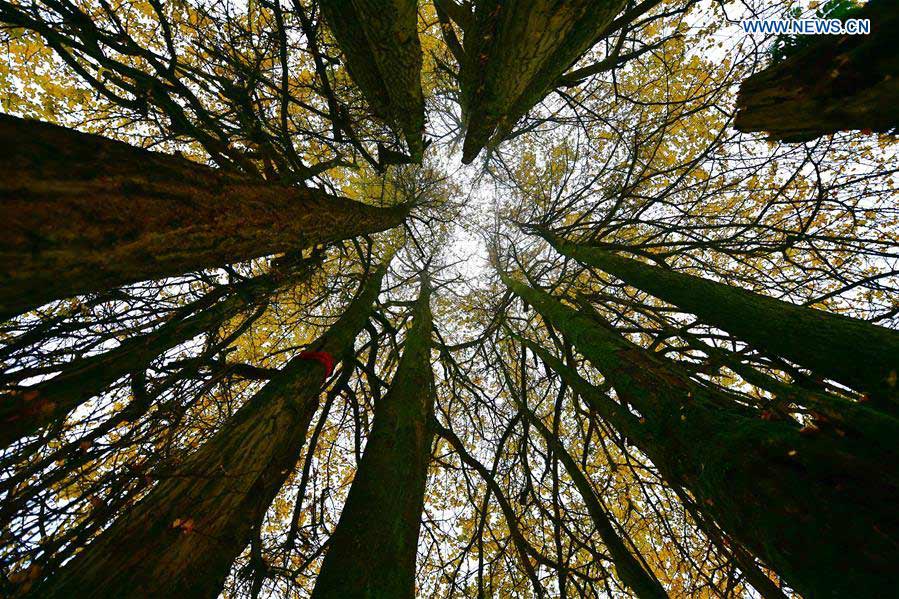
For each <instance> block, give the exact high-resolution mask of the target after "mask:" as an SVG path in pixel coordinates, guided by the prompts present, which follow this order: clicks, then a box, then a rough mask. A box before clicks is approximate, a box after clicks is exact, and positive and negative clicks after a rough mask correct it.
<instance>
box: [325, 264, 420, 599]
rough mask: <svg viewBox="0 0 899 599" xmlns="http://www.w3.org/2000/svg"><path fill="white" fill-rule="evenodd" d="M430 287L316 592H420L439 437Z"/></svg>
mask: <svg viewBox="0 0 899 599" xmlns="http://www.w3.org/2000/svg"><path fill="white" fill-rule="evenodd" d="M429 301H430V289H429V284H428V282H427V281H426V280H424V281H423V283H422V288H421V292H420V294H419V298H418V301H417V302H416V304H415V309H414V314H413V324H412V327H411V328H410V329H409V332H408V333H407V336H406V342H405V345H404V350H403V357H402V360H401V361H400V363H399V366H398V367H397V371H396V375H395V376H394V379H393V383H392V384H391V387H390V391H389V392H388V393H387V394H386V395H385V396H384V397H383V399H382V400H381V401H380V402H379V403H377V404H376V405H375V415H374V423H373V424H372V430H371V434H370V435H369V438H368V443H367V445H366V446H365V452H364V454H363V455H362V460H361V462H360V463H359V468H358V470H357V471H356V477H355V478H354V479H353V485H352V487H351V488H350V492H349V495H348V496H347V500H346V504H345V505H344V508H343V512H342V513H341V514H340V521H339V522H338V524H337V528H336V529H335V531H334V534H332V535H331V539H330V541H329V549H328V553H327V555H325V559H324V562H323V563H322V567H321V572H320V573H319V575H318V579H317V580H316V582H315V589H314V590H313V592H312V597H313V598H314V599H326V598H332V597H333V598H335V599H342V598H344V597H360V598H361V597H370V598H378V597H397V598H399V597H407V598H410V599H411V598H412V597H414V596H415V556H416V552H417V549H418V533H419V528H420V525H421V515H422V510H423V509H424V494H425V483H426V482H427V476H428V464H429V463H430V459H431V443H432V440H433V436H434V430H433V419H434V375H433V373H432V371H431V358H430V348H431V309H430V306H429Z"/></svg>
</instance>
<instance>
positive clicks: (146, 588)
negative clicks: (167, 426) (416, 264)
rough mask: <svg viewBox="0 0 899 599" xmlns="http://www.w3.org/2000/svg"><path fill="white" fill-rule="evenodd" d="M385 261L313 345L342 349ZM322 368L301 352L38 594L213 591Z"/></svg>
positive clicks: (301, 429)
mask: <svg viewBox="0 0 899 599" xmlns="http://www.w3.org/2000/svg"><path fill="white" fill-rule="evenodd" d="M385 272H386V265H384V266H382V267H381V268H380V269H379V270H378V271H377V273H376V274H375V275H373V276H371V277H370V278H369V279H368V280H367V281H366V282H365V284H364V285H363V287H362V290H361V291H360V293H359V294H358V295H357V297H356V299H355V300H353V302H352V304H350V306H349V307H348V308H347V310H346V312H345V313H344V314H343V316H341V318H340V319H339V320H338V321H337V322H336V323H335V324H334V325H333V326H332V327H331V328H330V329H329V330H328V332H326V333H325V334H323V335H322V336H321V337H319V338H318V339H317V340H316V341H315V342H314V343H313V344H312V345H311V346H310V347H311V349H313V350H316V351H324V352H328V353H330V354H331V355H334V356H341V355H343V354H344V351H345V350H346V349H347V348H351V347H352V345H353V341H354V339H355V338H356V335H357V334H358V333H359V331H360V330H361V329H362V328H363V327H364V326H365V323H366V322H367V321H368V318H369V316H370V314H371V309H372V304H373V303H374V301H375V299H376V298H377V296H378V293H379V292H380V287H381V280H382V278H383V276H384V274H385ZM325 374H326V373H325V367H324V366H323V364H321V363H320V362H318V361H315V360H310V359H307V358H306V357H303V356H297V357H295V358H293V359H292V360H290V361H289V362H288V363H287V364H286V365H285V366H284V368H283V369H282V370H281V372H280V373H279V374H278V375H276V376H275V377H274V378H273V379H272V380H271V381H270V382H269V383H268V384H266V385H265V387H263V388H262V389H261V390H260V391H259V392H258V393H256V395H254V396H253V397H252V398H251V399H249V400H248V401H247V403H246V404H244V406H243V407H241V408H240V409H239V410H238V412H237V413H236V414H235V415H234V417H233V418H232V419H231V420H230V421H228V423H226V424H225V426H223V428H222V429H221V430H220V431H219V432H218V433H217V434H216V435H215V436H214V437H213V438H212V439H210V440H209V441H208V442H207V443H206V444H205V445H203V446H202V447H201V448H200V449H198V450H197V451H196V452H195V453H193V454H191V455H190V456H188V457H187V459H186V460H185V462H184V463H183V465H181V466H179V467H177V469H176V471H175V472H174V473H173V475H172V476H171V478H167V479H165V480H163V481H162V482H160V483H159V484H158V485H157V486H156V487H155V488H154V489H153V490H152V491H151V492H150V493H149V494H148V495H147V496H146V497H145V498H144V499H143V500H141V501H140V502H139V503H137V504H136V505H135V506H134V507H133V508H131V510H130V511H129V512H127V513H126V514H124V515H123V516H121V517H120V518H119V519H118V520H116V521H115V522H114V523H113V525H112V526H111V527H110V528H109V529H108V530H106V531H105V532H103V533H101V535H100V536H99V537H98V538H96V539H95V540H94V541H93V542H92V543H91V544H90V545H88V547H87V548H86V549H85V550H84V551H83V552H81V553H79V554H78V555H77V556H76V557H75V558H74V559H73V560H72V561H71V562H69V563H67V564H66V565H65V566H64V567H63V568H62V570H60V571H59V572H58V573H57V574H56V575H55V576H52V577H51V578H50V579H48V580H47V581H45V582H44V583H43V584H42V585H40V586H38V587H37V588H36V590H35V592H34V596H40V597H54V598H56V597H58V598H63V597H66V598H67V597H83V596H91V597H98V598H110V599H112V598H121V597H210V598H212V597H216V596H217V595H218V593H219V592H220V591H221V589H222V585H223V584H224V581H225V578H226V576H227V575H228V571H229V569H230V567H231V563H232V562H233V561H234V559H235V558H236V557H237V556H238V555H239V554H240V552H241V550H243V549H244V547H246V546H247V544H248V543H249V542H250V538H251V536H252V532H253V530H254V529H255V528H256V527H257V526H258V525H259V523H260V522H261V521H262V519H263V518H264V517H265V512H266V510H267V509H268V507H269V505H270V504H271V502H272V501H273V500H274V498H275V496H276V495H277V493H278V491H279V490H280V489H281V486H282V485H283V484H284V481H285V480H286V479H287V477H288V476H289V475H290V473H291V472H292V471H293V469H294V467H295V466H296V463H297V460H298V459H299V456H300V452H301V450H302V447H303V443H304V441H305V436H306V431H307V429H308V426H309V422H310V420H311V419H312V416H313V414H314V413H315V410H316V408H317V406H318V397H319V394H320V393H321V390H322V384H323V378H324V376H325Z"/></svg>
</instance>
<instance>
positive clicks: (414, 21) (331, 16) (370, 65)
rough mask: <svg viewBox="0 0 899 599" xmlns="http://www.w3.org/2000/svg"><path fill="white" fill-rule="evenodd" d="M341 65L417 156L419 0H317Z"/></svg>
mask: <svg viewBox="0 0 899 599" xmlns="http://www.w3.org/2000/svg"><path fill="white" fill-rule="evenodd" d="M321 9H322V12H323V13H324V15H325V19H326V20H327V22H328V25H329V27H330V28H331V33H332V34H334V39H335V40H337V44H338V45H339V46H340V49H341V51H343V54H344V56H345V57H346V69H347V71H348V72H349V74H350V77H351V78H352V79H353V81H354V82H355V83H356V85H358V86H359V89H360V90H362V93H363V94H364V95H365V99H366V100H368V103H369V104H370V105H371V107H372V110H373V111H374V112H375V114H377V115H378V116H379V117H380V118H382V119H384V120H385V121H387V122H388V123H390V124H392V125H397V126H398V127H399V128H400V130H401V131H402V132H403V135H404V136H405V138H406V143H407V144H408V146H409V153H410V155H411V158H412V159H413V161H415V162H421V157H422V153H423V151H424V144H423V140H422V134H423V133H424V128H425V104H424V95H423V93H422V90H421V63H422V57H421V44H420V42H419V40H418V2H415V1H414V0H390V1H389V2H383V1H379V2H376V1H373V0H339V1H332V2H322V3H321Z"/></svg>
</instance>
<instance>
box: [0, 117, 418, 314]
mask: <svg viewBox="0 0 899 599" xmlns="http://www.w3.org/2000/svg"><path fill="white" fill-rule="evenodd" d="M0 145H2V146H3V147H6V148H8V150H7V155H6V156H5V157H4V159H3V160H2V161H0V221H2V222H3V224H4V230H5V231H6V233H5V234H4V235H3V236H0V319H3V318H7V317H10V316H13V315H15V314H19V313H21V312H24V311H27V310H29V309H31V308H34V307H36V306H39V305H41V304H44V303H46V302H49V301H51V300H54V299H59V298H64V297H70V296H72V295H77V294H82V293H91V292H96V291H101V290H103V289H108V288H110V287H116V286H120V285H125V284H128V283H134V282H137V281H142V280H148V279H157V278H162V277H168V276H174V275H179V274H183V273H185V272H189V271H193V270H199V269H203V268H210V267H215V266H221V265H224V264H229V263H233V262H239V261H242V260H249V259H250V258H255V257H258V256H265V255H269V254H275V253H279V252H286V251H291V250H299V249H303V248H307V247H311V246H313V245H315V244H319V243H327V242H331V241H337V240H341V239H347V238H350V237H354V236H356V235H361V234H365V233H374V232H377V231H383V230H385V229H389V228H391V227H394V226H396V225H398V224H400V223H401V222H402V221H403V219H404V218H405V215H406V213H407V210H408V208H407V207H405V206H395V207H391V208H376V207H374V206H368V205H365V204H361V203H358V202H353V201H350V200H348V199H346V198H341V197H336V196H331V195H328V194H325V193H323V192H321V191H319V190H316V189H303V188H295V187H282V186H278V185H273V184H270V183H267V182H265V181H261V180H255V179H249V178H245V177H242V176H238V175H235V174H233V173H227V172H224V171H220V170H215V169H211V168H208V167H206V166H203V165H200V164H195V163H193V162H189V161H187V160H184V159H182V158H178V157H175V156H168V155H165V154H160V153H156V152H148V151H147V150H142V149H140V148H135V147H133V146H129V145H127V144H124V143H121V142H117V141H113V140H110V139H105V138H103V137H99V136H97V135H88V134H85V133H78V132H75V131H71V130H69V129H65V128H62V127H57V126H55V125H49V124H46V123H40V122H36V121H26V120H23V119H18V118H14V117H10V116H5V115H0Z"/></svg>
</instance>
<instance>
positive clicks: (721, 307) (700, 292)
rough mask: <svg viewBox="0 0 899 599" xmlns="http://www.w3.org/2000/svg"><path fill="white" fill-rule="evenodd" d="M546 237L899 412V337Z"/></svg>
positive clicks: (578, 256) (865, 324)
mask: <svg viewBox="0 0 899 599" xmlns="http://www.w3.org/2000/svg"><path fill="white" fill-rule="evenodd" d="M545 237H546V238H547V239H548V240H549V241H550V243H552V245H553V246H554V247H555V248H556V249H557V250H558V251H559V252H560V253H562V254H564V255H566V256H568V257H570V258H574V259H575V260H578V261H579V262H581V263H583V264H587V265H590V266H594V267H596V268H599V269H602V270H603V271H605V272H607V273H609V274H611V275H614V276H616V277H618V278H619V279H621V280H622V281H624V282H625V283H627V284H628V285H631V286H632V287H636V288H637V289H641V290H643V291H646V292H647V293H651V294H652V295H654V296H656V297H658V298H659V299H662V300H664V301H666V302H668V303H670V304H673V305H675V306H677V307H678V308H680V309H682V310H685V311H687V312H690V313H692V314H695V315H696V316H698V317H699V318H700V320H702V321H704V322H706V323H708V324H710V325H713V326H716V327H718V328H720V329H722V330H724V331H727V332H729V333H731V334H732V335H735V336H736V337H738V338H740V339H742V340H744V341H746V342H748V343H749V344H750V345H753V346H755V347H756V348H758V349H761V350H764V351H767V352H770V353H772V354H775V355H778V356H781V357H784V358H787V359H788V360H791V361H793V362H796V363H797V364H799V365H800V366H804V367H806V368H809V369H810V370H813V371H814V372H815V373H817V374H819V375H821V376H824V377H827V378H830V379H833V380H835V381H837V382H840V383H842V384H844V385H846V386H847V387H851V388H853V389H855V390H856V391H860V392H862V393H866V394H867V395H868V396H869V397H870V398H873V399H875V400H877V402H875V403H874V405H878V404H879V405H887V406H888V411H895V410H896V408H897V407H899V403H897V402H899V385H897V372H899V332H897V331H894V330H892V329H887V328H884V327H880V326H877V325H875V324H871V323H869V322H865V321H863V320H858V319H855V318H849V317H847V316H842V315H839V314H831V313H829V312H824V311H822V310H816V309H814V308H807V307H805V306H797V305H795V304H791V303H789V302H785V301H781V300H778V299H774V298H770V297H766V296H763V295H759V294H758V293H753V292H751V291H747V290H745V289H739V288H736V287H731V286H729V285H725V284H723V283H717V282H715V281H709V280H706V279H702V278H700V277H695V276H692V275H687V274H684V273H678V272H674V271H671V270H664V269H661V268H657V267H653V266H649V265H647V264H644V263H642V262H638V261H636V260H632V259H629V258H624V257H622V256H618V255H616V254H613V253H610V252H607V251H604V250H600V249H597V248H591V247H589V246H582V245H577V244H574V243H570V242H567V241H564V240H562V239H559V238H557V237H553V236H552V235H548V234H547V235H545ZM887 402H888V403H887Z"/></svg>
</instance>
